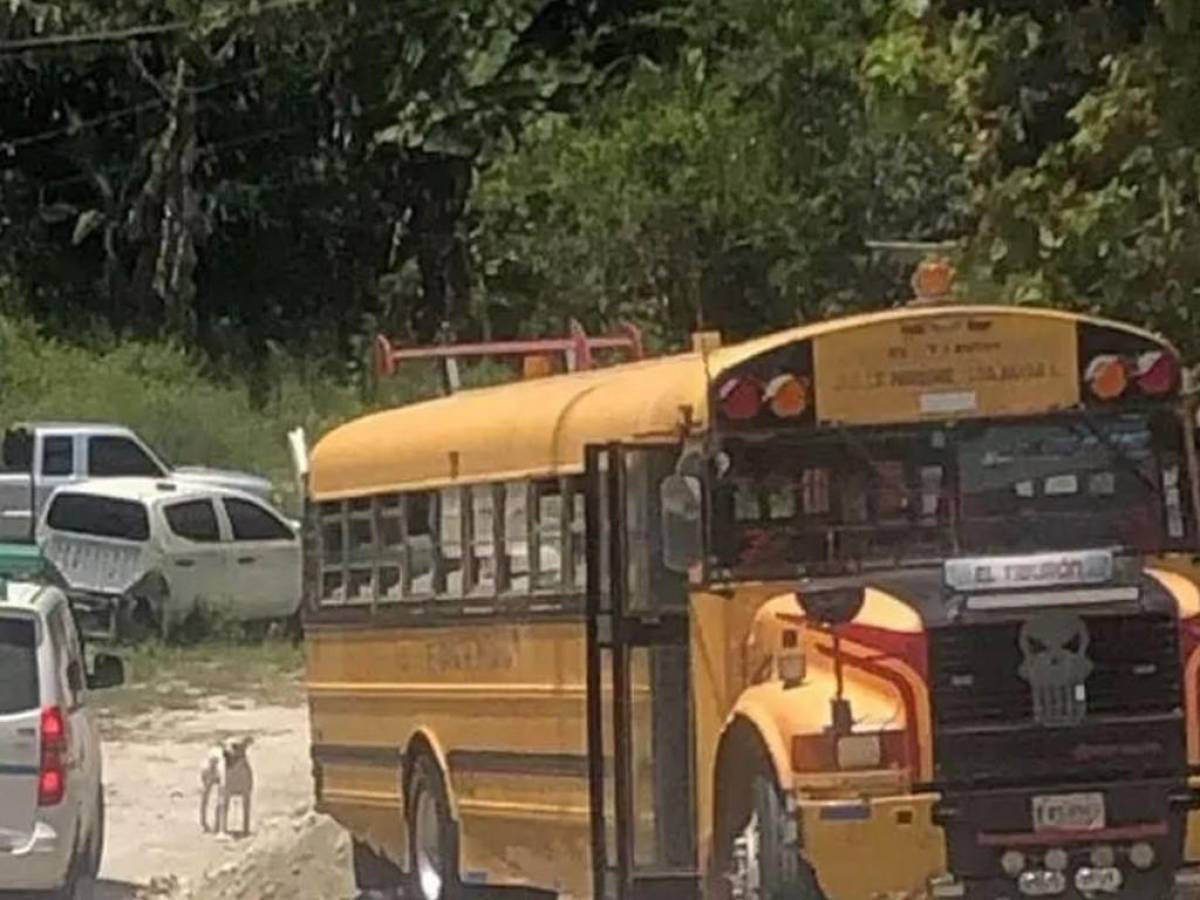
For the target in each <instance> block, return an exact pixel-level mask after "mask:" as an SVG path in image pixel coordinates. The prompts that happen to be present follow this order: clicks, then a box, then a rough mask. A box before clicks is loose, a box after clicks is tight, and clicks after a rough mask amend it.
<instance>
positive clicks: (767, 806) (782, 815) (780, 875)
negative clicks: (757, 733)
mask: <svg viewBox="0 0 1200 900" xmlns="http://www.w3.org/2000/svg"><path fill="white" fill-rule="evenodd" d="M752 793H753V797H752V800H753V806H752V809H751V813H750V820H749V821H748V822H747V823H746V826H745V828H743V829H742V832H741V834H739V835H738V836H737V837H736V838H735V840H734V845H733V860H732V862H733V865H732V866H731V871H730V873H729V878H730V882H731V883H730V888H731V890H730V894H731V897H732V900H824V895H823V894H822V893H821V889H820V886H819V885H818V884H817V879H816V876H815V874H814V873H813V871H812V868H811V867H810V866H809V865H808V863H807V862H805V860H804V858H803V857H802V856H801V855H800V837H799V828H798V827H797V824H796V819H795V817H794V816H793V815H791V814H790V813H789V812H788V809H787V804H786V803H784V799H783V795H782V794H781V793H780V791H779V789H778V788H777V787H776V786H775V782H774V779H771V778H764V777H762V776H759V777H758V778H755V779H754V785H753V788H752Z"/></svg>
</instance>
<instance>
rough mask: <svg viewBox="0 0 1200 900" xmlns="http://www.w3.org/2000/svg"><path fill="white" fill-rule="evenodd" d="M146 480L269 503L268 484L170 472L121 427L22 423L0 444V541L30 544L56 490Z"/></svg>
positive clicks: (238, 476) (226, 475) (185, 470)
mask: <svg viewBox="0 0 1200 900" xmlns="http://www.w3.org/2000/svg"><path fill="white" fill-rule="evenodd" d="M129 476H135V477H146V478H158V479H169V480H175V481H187V482H200V483H203V484H210V485H219V486H221V487H227V488H233V489H234V490H239V491H245V492H247V493H249V494H254V495H256V496H258V497H261V498H262V499H263V500H266V501H268V502H270V500H271V499H272V498H271V492H272V488H271V482H270V481H268V480H267V479H266V478H263V477H261V476H258V475H253V474H250V473H246V472H231V471H223V470H220V469H208V468H203V467H199V466H185V467H178V468H176V467H173V466H170V465H168V464H167V463H166V462H164V461H163V459H162V457H160V456H159V455H158V454H157V453H155V452H154V451H153V450H152V449H151V448H150V446H149V445H148V444H147V443H146V442H145V441H143V440H142V439H141V438H140V437H138V435H136V434H135V433H134V432H133V431H131V430H130V429H128V428H125V427H123V426H121V425H106V424H95V423H87V422H24V423H20V424H16V425H13V426H11V427H9V428H8V430H7V431H5V432H4V436H3V439H2V440H0V541H28V540H31V539H32V536H33V531H34V523H35V522H36V521H37V520H38V518H39V517H40V515H41V512H42V510H43V508H44V506H45V503H46V500H47V499H49V497H50V494H51V493H53V491H54V490H55V488H58V487H61V486H63V485H66V484H74V483H76V482H79V481H84V480H86V479H93V478H109V477H116V478H120V477H129Z"/></svg>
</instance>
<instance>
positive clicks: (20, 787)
mask: <svg viewBox="0 0 1200 900" xmlns="http://www.w3.org/2000/svg"><path fill="white" fill-rule="evenodd" d="M2 552H3V551H2V550H0V553H2ZM123 680H124V669H123V666H122V664H121V661H120V660H119V659H117V658H116V657H113V656H107V655H103V654H97V656H96V659H95V666H94V669H93V671H92V673H91V674H90V675H89V674H88V673H87V668H86V664H85V661H84V655H83V648H82V646H81V644H80V640H79V635H78V633H77V631H76V629H75V624H74V621H73V619H72V615H71V609H70V606H69V604H68V602H67V598H66V596H65V595H64V594H63V592H62V591H60V590H59V589H58V588H55V587H50V586H43V585H37V584H30V583H26V582H15V581H7V582H0V892H3V891H9V890H15V891H20V892H38V893H41V892H46V894H47V895H48V896H50V897H55V898H64V900H65V898H86V897H90V896H91V889H92V887H93V885H94V883H95V877H96V872H97V871H98V870H99V868H100V857H101V854H102V853H103V850H104V787H103V781H102V774H103V772H102V764H101V755H100V736H99V732H98V729H97V726H96V722H95V721H94V719H93V717H92V713H91V710H90V709H89V708H88V690H89V688H101V687H111V686H115V685H117V684H120V683H121V682H122V681H123Z"/></svg>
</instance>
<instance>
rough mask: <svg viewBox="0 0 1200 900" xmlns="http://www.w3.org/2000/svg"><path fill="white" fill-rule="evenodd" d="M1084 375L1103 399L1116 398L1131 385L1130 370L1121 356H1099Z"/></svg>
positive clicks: (1093, 391) (1096, 393) (1094, 392)
mask: <svg viewBox="0 0 1200 900" xmlns="http://www.w3.org/2000/svg"><path fill="white" fill-rule="evenodd" d="M1083 377H1084V378H1085V379H1086V380H1087V383H1088V385H1089V386H1090V387H1091V389H1092V393H1093V394H1095V395H1096V397H1098V398H1099V399H1101V400H1115V399H1117V398H1118V397H1120V396H1121V395H1122V394H1123V393H1125V389H1126V388H1128V387H1129V370H1128V369H1127V368H1126V367H1125V362H1124V360H1122V359H1121V357H1119V356H1097V357H1096V358H1095V359H1093V360H1092V361H1091V363H1089V364H1088V367H1087V371H1086V372H1085V373H1084V376H1083Z"/></svg>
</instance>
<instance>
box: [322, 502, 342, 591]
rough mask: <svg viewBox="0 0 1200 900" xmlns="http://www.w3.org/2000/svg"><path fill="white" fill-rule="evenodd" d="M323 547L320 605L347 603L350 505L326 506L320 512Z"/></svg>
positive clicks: (335, 504)
mask: <svg viewBox="0 0 1200 900" xmlns="http://www.w3.org/2000/svg"><path fill="white" fill-rule="evenodd" d="M317 521H318V535H319V547H320V559H321V566H320V578H321V585H320V591H319V602H320V604H321V605H322V606H330V605H339V604H342V603H345V602H346V504H345V503H343V502H342V501H340V500H334V501H332V502H329V503H322V504H321V505H320V506H319V507H318V510H317Z"/></svg>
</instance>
